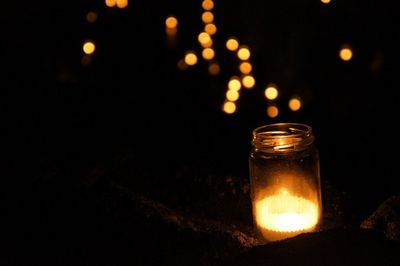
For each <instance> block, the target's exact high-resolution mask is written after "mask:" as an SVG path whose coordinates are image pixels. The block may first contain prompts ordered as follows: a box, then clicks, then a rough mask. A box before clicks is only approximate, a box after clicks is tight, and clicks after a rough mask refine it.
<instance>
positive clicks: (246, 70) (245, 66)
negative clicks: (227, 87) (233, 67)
mask: <svg viewBox="0 0 400 266" xmlns="http://www.w3.org/2000/svg"><path fill="white" fill-rule="evenodd" d="M252 69H253V67H252V65H251V64H250V63H249V62H242V63H240V65H239V70H240V72H242V73H243V74H245V75H247V74H250V72H251V70H252Z"/></svg>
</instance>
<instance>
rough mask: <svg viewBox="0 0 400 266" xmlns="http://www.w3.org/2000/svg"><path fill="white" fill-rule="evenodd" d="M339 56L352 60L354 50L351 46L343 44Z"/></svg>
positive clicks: (345, 59)
mask: <svg viewBox="0 0 400 266" xmlns="http://www.w3.org/2000/svg"><path fill="white" fill-rule="evenodd" d="M339 56H340V58H341V59H342V60H343V61H350V60H351V58H352V57H353V51H352V50H351V48H350V46H343V47H342V49H340V51H339Z"/></svg>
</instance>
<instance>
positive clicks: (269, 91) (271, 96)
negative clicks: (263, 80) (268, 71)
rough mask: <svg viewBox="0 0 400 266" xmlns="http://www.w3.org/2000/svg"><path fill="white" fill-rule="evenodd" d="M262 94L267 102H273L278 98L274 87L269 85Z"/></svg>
mask: <svg viewBox="0 0 400 266" xmlns="http://www.w3.org/2000/svg"><path fill="white" fill-rule="evenodd" d="M264 94H265V97H266V98H267V99H268V100H275V99H276V98H277V97H278V94H279V92H278V89H277V88H276V86H275V85H272V84H270V85H268V86H267V88H266V89H265V91H264Z"/></svg>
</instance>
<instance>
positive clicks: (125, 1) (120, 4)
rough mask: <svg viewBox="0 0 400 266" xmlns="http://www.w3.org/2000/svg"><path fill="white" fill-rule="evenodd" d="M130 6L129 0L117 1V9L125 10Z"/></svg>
mask: <svg viewBox="0 0 400 266" xmlns="http://www.w3.org/2000/svg"><path fill="white" fill-rule="evenodd" d="M127 6H128V0H117V7H119V8H125V7H127Z"/></svg>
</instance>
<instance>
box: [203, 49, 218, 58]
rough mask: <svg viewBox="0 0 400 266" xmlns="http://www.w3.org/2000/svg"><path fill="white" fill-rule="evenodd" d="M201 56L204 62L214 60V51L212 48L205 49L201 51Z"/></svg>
mask: <svg viewBox="0 0 400 266" xmlns="http://www.w3.org/2000/svg"><path fill="white" fill-rule="evenodd" d="M201 55H202V56H203V58H204V59H205V60H211V59H213V58H214V56H215V52H214V49H212V48H205V49H204V50H203V52H202V53H201Z"/></svg>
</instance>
